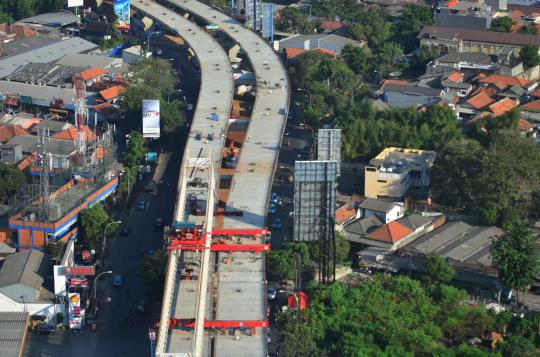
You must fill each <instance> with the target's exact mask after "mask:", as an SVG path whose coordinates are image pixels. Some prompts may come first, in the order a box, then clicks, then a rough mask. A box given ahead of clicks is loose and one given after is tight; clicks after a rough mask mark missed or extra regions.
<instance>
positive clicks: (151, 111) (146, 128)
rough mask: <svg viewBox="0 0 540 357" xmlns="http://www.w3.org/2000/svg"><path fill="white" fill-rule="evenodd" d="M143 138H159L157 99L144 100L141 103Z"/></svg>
mask: <svg viewBox="0 0 540 357" xmlns="http://www.w3.org/2000/svg"><path fill="white" fill-rule="evenodd" d="M142 121H143V123H142V128H143V129H142V130H143V138H159V99H145V100H143V103H142Z"/></svg>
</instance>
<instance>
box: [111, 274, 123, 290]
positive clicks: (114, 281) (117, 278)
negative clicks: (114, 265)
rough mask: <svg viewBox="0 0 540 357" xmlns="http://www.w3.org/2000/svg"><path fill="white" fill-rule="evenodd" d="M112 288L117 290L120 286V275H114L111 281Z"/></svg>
mask: <svg viewBox="0 0 540 357" xmlns="http://www.w3.org/2000/svg"><path fill="white" fill-rule="evenodd" d="M112 284H113V286H115V287H117V288H119V287H121V286H122V275H120V274H114V275H113V279H112Z"/></svg>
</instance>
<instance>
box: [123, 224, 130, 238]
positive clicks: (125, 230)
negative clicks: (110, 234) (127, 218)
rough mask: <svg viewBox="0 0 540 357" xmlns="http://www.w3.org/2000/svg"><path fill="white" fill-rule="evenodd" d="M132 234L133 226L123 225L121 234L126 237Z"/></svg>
mask: <svg viewBox="0 0 540 357" xmlns="http://www.w3.org/2000/svg"><path fill="white" fill-rule="evenodd" d="M130 234H131V227H128V226H126V227H123V228H122V229H121V230H120V235H121V236H124V237H127V236H128V235H130Z"/></svg>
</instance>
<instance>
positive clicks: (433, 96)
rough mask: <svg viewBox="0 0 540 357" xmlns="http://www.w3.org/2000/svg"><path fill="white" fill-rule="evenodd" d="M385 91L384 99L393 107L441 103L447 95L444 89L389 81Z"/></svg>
mask: <svg viewBox="0 0 540 357" xmlns="http://www.w3.org/2000/svg"><path fill="white" fill-rule="evenodd" d="M383 91H384V92H383V100H384V101H385V102H386V103H388V105H389V106H390V107H392V108H409V107H423V106H430V105H433V104H436V103H439V102H440V101H441V100H442V99H443V97H445V95H446V92H445V90H444V89H437V88H430V87H420V86H416V85H411V84H395V83H389V84H386V85H385V86H384V89H383Z"/></svg>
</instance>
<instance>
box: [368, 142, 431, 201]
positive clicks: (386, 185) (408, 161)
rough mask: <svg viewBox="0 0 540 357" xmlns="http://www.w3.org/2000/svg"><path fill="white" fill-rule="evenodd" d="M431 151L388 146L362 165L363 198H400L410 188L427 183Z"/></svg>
mask: <svg viewBox="0 0 540 357" xmlns="http://www.w3.org/2000/svg"><path fill="white" fill-rule="evenodd" d="M434 161H435V152H433V151H427V150H417V149H402V148H395V147H389V148H386V149H384V150H383V151H382V152H381V153H380V154H379V155H377V156H376V157H375V158H374V159H372V160H371V161H370V162H369V164H368V165H366V167H365V186H364V187H365V189H364V194H365V196H366V197H370V198H378V199H391V200H400V199H402V198H403V196H405V194H406V193H407V191H408V190H409V189H410V188H411V187H412V188H427V187H428V186H429V171H430V169H431V167H432V166H433V162H434Z"/></svg>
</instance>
